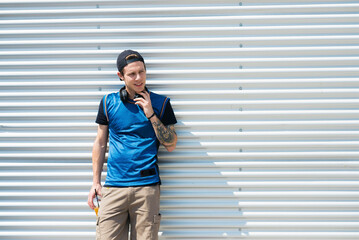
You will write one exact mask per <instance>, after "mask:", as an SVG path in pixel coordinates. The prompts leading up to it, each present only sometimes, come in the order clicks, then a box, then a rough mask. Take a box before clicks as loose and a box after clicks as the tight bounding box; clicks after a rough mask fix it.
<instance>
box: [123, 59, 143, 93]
mask: <svg viewBox="0 0 359 240" xmlns="http://www.w3.org/2000/svg"><path fill="white" fill-rule="evenodd" d="M122 72H123V75H122V74H121V73H120V72H119V73H118V76H119V77H120V78H121V79H122V80H123V81H124V82H125V84H126V90H127V92H128V93H129V94H130V97H133V96H134V95H135V93H139V92H142V91H144V90H145V85H146V68H145V65H144V64H143V62H141V61H136V62H133V63H130V64H128V65H127V66H126V67H124V68H123V71H122Z"/></svg>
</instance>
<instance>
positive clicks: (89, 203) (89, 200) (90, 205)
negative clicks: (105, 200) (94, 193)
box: [87, 196, 95, 209]
mask: <svg viewBox="0 0 359 240" xmlns="http://www.w3.org/2000/svg"><path fill="white" fill-rule="evenodd" d="M92 199H93V198H92V197H90V196H89V197H88V199H87V205H89V207H90V208H91V209H94V208H95V205H94V204H93V201H92Z"/></svg>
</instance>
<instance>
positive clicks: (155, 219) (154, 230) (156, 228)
mask: <svg viewBox="0 0 359 240" xmlns="http://www.w3.org/2000/svg"><path fill="white" fill-rule="evenodd" d="M161 217H162V216H161V214H160V213H159V214H157V215H155V216H153V222H152V231H151V235H152V236H151V240H157V239H158V231H159V229H160V223H161Z"/></svg>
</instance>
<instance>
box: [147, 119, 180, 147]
mask: <svg viewBox="0 0 359 240" xmlns="http://www.w3.org/2000/svg"><path fill="white" fill-rule="evenodd" d="M152 125H153V128H154V129H155V132H156V135H157V138H158V140H159V141H160V142H161V143H162V144H163V145H164V146H170V145H171V144H173V142H174V139H175V135H176V131H175V127H174V126H173V125H169V126H167V127H166V126H165V125H163V123H162V122H161V121H160V120H159V119H156V121H153V122H152Z"/></svg>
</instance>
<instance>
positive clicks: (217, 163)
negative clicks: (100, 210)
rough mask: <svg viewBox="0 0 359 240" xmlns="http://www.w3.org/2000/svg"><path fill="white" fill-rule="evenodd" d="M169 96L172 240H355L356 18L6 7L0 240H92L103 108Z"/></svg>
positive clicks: (274, 7) (133, 7)
mask: <svg viewBox="0 0 359 240" xmlns="http://www.w3.org/2000/svg"><path fill="white" fill-rule="evenodd" d="M129 48H130V49H135V50H138V51H140V52H141V53H143V55H144V57H145V59H146V60H147V65H148V75H149V76H148V85H149V87H150V89H151V90H153V91H155V92H158V93H160V94H165V95H168V96H170V97H171V99H172V104H173V107H174V109H175V113H176V115H177V118H178V120H179V123H178V125H177V131H178V135H179V143H178V148H177V150H176V151H175V152H173V153H166V152H164V151H163V150H161V153H160V168H161V173H162V179H163V185H162V199H161V209H162V214H163V221H162V224H161V229H160V231H161V239H204V240H205V239H248V240H254V239H264V240H279V239H284V240H292V239H306V240H310V239H316V240H317V239H325V240H328V239H337V240H345V239H359V222H358V221H359V192H358V187H359V181H358V180H359V174H358V173H359V160H358V157H359V151H358V145H359V130H358V126H359V109H358V106H359V98H358V96H359V78H358V77H359V3H358V1H351V0H348V1H340V0H337V1H335V0H313V1H309V0H300V1H299V0H297V1H294V0H276V1H274V0H272V1H271V0H244V1H232V0H221V1H219V0H218V1H214V0H197V1H192V0H191V1H190V0H182V1H165V0H162V1H160V0H158V1H149V0H136V1H135V0H131V1H130V0H128V1H125V0H123V1H120V0H116V1H115V0H104V1H99V0H98V1H95V0H28V1H26V0H7V1H5V0H0V58H1V60H0V79H1V81H0V99H1V101H0V166H1V168H0V239H17V240H25V239H26V240H30V239H36V240H37V239H73V240H77V239H94V235H95V233H94V232H95V231H94V229H95V215H94V213H93V212H92V211H91V210H90V209H89V208H88V207H87V204H86V199H87V194H88V190H89V188H90V186H91V181H92V178H91V175H92V173H91V148H92V143H93V140H94V137H95V134H96V124H95V123H94V120H95V116H96V113H97V107H98V103H99V101H100V98H101V97H102V96H103V95H104V94H106V93H108V92H113V91H116V90H118V89H119V88H120V87H121V84H122V83H121V82H120V81H119V80H118V79H117V77H116V69H115V59H116V57H117V55H118V53H119V52H120V51H122V50H123V49H129Z"/></svg>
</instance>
